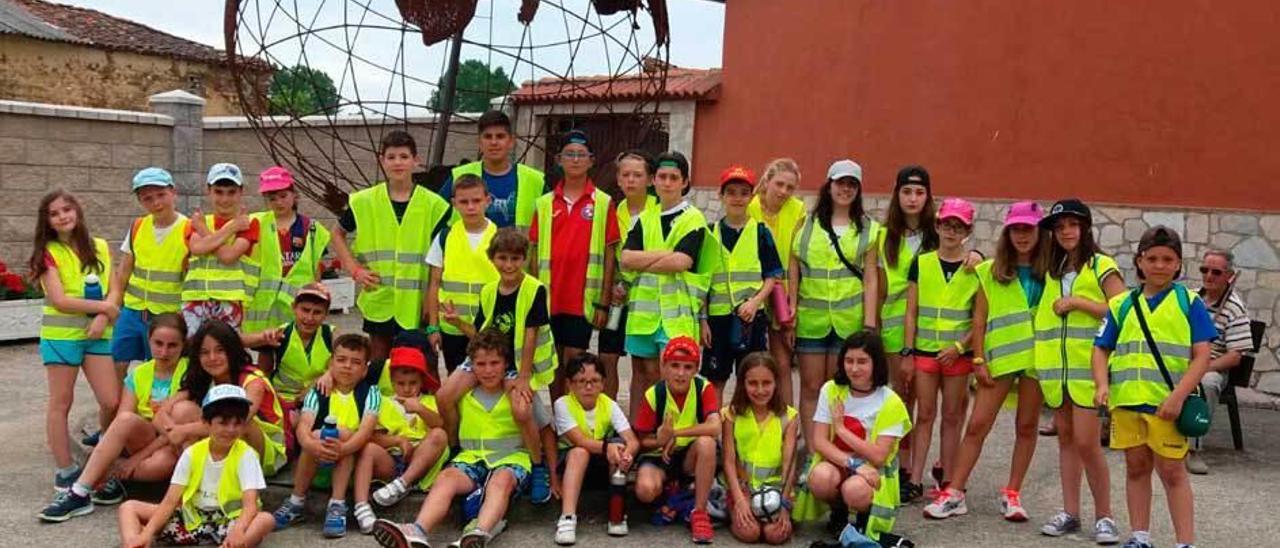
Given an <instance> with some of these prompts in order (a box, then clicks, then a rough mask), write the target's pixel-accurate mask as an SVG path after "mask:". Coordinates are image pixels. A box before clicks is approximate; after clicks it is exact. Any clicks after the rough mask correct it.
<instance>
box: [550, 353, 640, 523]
mask: <svg viewBox="0 0 1280 548" xmlns="http://www.w3.org/2000/svg"><path fill="white" fill-rule="evenodd" d="M604 374H605V372H604V368H603V367H601V365H600V358H598V357H596V355H595V354H592V353H590V352H584V353H582V354H580V355H578V356H575V357H574V358H573V359H571V360H569V363H568V365H566V366H565V379H566V380H568V382H569V393H568V394H566V395H564V396H561V397H560V399H558V400H556V402H555V413H554V414H555V417H556V433H557V434H558V435H559V436H560V452H561V456H560V462H561V463H562V470H560V471H559V472H561V473H562V474H563V475H564V480H563V485H564V487H563V489H562V491H561V493H560V520H559V521H557V522H556V536H555V541H556V544H560V545H565V546H567V545H571V544H573V543H575V542H577V531H578V495H579V494H580V493H582V489H583V486H584V481H585V478H587V477H592V478H595V480H596V481H595V482H594V483H595V484H596V485H603V484H605V481H606V480H609V518H608V519H609V528H608V531H609V536H614V537H621V536H626V535H627V513H626V505H625V502H626V491H627V484H626V479H625V477H626V473H627V470H628V469H630V468H631V463H632V461H633V460H634V458H635V456H636V453H637V452H639V450H640V440H639V439H638V438H636V434H635V432H632V431H631V423H630V422H629V421H627V416H626V414H625V413H624V412H623V411H622V407H621V406H619V405H618V402H615V401H613V398H610V397H609V396H608V395H606V394H604V393H602V392H601V389H602V388H603V387H604ZM619 475H621V477H622V478H623V479H622V480H621V481H612V480H614V479H616V478H617V477H619Z"/></svg>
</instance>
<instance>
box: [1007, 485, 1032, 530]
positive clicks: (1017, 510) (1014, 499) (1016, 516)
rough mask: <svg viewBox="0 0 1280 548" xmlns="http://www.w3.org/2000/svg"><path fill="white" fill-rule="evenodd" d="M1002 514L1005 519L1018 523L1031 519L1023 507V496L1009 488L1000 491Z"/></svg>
mask: <svg viewBox="0 0 1280 548" xmlns="http://www.w3.org/2000/svg"><path fill="white" fill-rule="evenodd" d="M1000 514H1001V515H1003V516H1004V519H1006V520H1009V521H1013V522H1018V523H1021V522H1024V521H1027V520H1028V519H1030V517H1031V516H1029V515H1027V510H1026V509H1025V508H1023V507H1022V495H1021V494H1020V493H1018V492H1017V491H1015V490H1013V489H1009V488H1007V487H1006V488H1004V489H1001V490H1000Z"/></svg>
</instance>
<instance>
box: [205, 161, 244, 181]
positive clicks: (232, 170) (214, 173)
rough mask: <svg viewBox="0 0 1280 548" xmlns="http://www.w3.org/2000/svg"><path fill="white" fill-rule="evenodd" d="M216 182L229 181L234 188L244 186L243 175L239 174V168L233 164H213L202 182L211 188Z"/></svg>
mask: <svg viewBox="0 0 1280 548" xmlns="http://www.w3.org/2000/svg"><path fill="white" fill-rule="evenodd" d="M218 181H231V182H233V183H235V184H236V186H244V175H243V174H242V173H240V166H237V165H235V164H227V163H221V164H213V166H212V167H210V168H209V175H208V176H206V177H205V178H204V182H205V183H208V185H209V186H213V185H214V184H215V183H217V182H218Z"/></svg>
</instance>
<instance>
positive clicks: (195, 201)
mask: <svg viewBox="0 0 1280 548" xmlns="http://www.w3.org/2000/svg"><path fill="white" fill-rule="evenodd" d="M148 102H149V103H150V104H151V110H152V111H154V112H155V113H157V114H164V115H166V116H169V117H171V118H173V134H172V137H171V140H170V146H169V153H170V158H169V166H170V168H169V169H170V172H171V173H173V179H174V182H175V183H177V185H178V194H179V196H180V200H179V201H178V209H180V210H182V211H187V212H189V211H191V210H192V208H194V207H196V206H198V205H200V201H201V200H202V199H203V197H204V194H205V193H204V160H203V157H202V154H201V151H202V149H203V148H204V104H205V100H204V99H203V98H201V97H199V96H196V95H192V94H190V93H187V92H185V91H183V90H180V89H175V90H173V91H167V92H164V93H157V94H155V95H152V96H151V98H150V100H149V101H148Z"/></svg>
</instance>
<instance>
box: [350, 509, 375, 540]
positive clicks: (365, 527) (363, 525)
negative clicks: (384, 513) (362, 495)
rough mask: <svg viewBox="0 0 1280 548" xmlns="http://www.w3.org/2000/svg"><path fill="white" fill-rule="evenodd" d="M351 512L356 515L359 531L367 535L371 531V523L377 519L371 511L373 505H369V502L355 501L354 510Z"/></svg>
mask: <svg viewBox="0 0 1280 548" xmlns="http://www.w3.org/2000/svg"><path fill="white" fill-rule="evenodd" d="M352 513H353V514H354V515H355V517H356V526H358V527H360V532H361V533H363V534H366V535H367V534H369V533H372V532H373V524H374V523H376V522H377V521H378V516H377V514H374V513H373V507H372V506H369V503H367V502H358V503H356V508H355V511H354V512H352Z"/></svg>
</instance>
